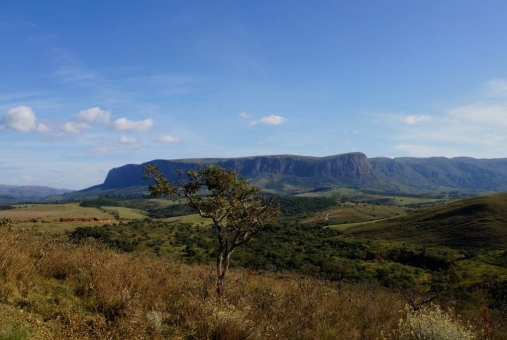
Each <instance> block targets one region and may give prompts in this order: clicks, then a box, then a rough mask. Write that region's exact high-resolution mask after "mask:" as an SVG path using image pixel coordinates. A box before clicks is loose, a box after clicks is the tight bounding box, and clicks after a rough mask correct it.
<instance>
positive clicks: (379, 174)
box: [98, 152, 507, 193]
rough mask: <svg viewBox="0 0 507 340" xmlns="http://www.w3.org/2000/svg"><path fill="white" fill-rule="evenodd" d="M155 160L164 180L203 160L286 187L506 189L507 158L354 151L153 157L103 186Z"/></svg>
mask: <svg viewBox="0 0 507 340" xmlns="http://www.w3.org/2000/svg"><path fill="white" fill-rule="evenodd" d="M147 164H154V165H156V166H157V167H158V168H159V169H160V170H161V171H162V172H163V173H164V174H165V175H166V177H167V178H168V179H170V180H172V181H174V180H176V179H177V171H178V170H182V171H183V173H186V172H187V171H188V170H190V169H198V168H199V167H200V166H205V165H207V164H217V165H219V166H221V167H223V168H226V169H234V170H235V171H237V172H238V173H239V174H240V175H241V176H243V177H245V178H249V179H252V180H253V181H254V182H253V183H255V185H258V186H260V187H264V188H271V189H275V190H281V191H284V190H285V189H284V188H285V186H288V187H293V188H316V187H322V186H334V187H349V188H362V189H370V190H377V191H386V192H387V191H389V192H390V191H403V192H421V191H463V192H467V193H480V192H500V191H507V159H474V158H466V157H459V158H443V157H431V158H395V159H391V158H371V159H368V158H367V157H366V155H364V154H363V153H359V152H355V153H348V154H342V155H335V156H328V157H305V156H295V155H280V156H258V157H243V158H204V159H179V160H154V161H150V162H146V163H144V164H139V165H133V164H129V165H125V166H122V167H119V168H115V169H112V170H111V171H109V173H108V175H107V177H106V180H105V182H104V184H102V185H100V186H98V187H99V188H101V189H116V188H127V187H131V186H146V185H148V182H146V181H144V180H143V179H142V175H143V166H144V165H147Z"/></svg>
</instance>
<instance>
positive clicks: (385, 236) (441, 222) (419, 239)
mask: <svg viewBox="0 0 507 340" xmlns="http://www.w3.org/2000/svg"><path fill="white" fill-rule="evenodd" d="M347 233H348V234H352V235H354V236H358V237H364V238H368V239H382V240H390V241H400V242H403V243H407V244H416V245H425V246H445V247H449V248H453V249H465V250H479V249H481V250H505V249H506V248H507V193H502V194H496V195H488V196H478V197H472V198H467V199H461V200H458V201H455V202H451V203H447V204H444V205H440V206H436V207H431V208H424V209H420V210H417V211H415V212H412V213H410V214H408V215H405V216H402V217H396V218H392V219H389V220H384V221H379V222H377V223H370V224H364V225H359V226H356V227H352V228H350V229H348V230H347Z"/></svg>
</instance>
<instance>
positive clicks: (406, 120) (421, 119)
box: [403, 116, 430, 125]
mask: <svg viewBox="0 0 507 340" xmlns="http://www.w3.org/2000/svg"><path fill="white" fill-rule="evenodd" d="M427 120H430V117H429V116H408V117H405V118H403V122H404V123H405V124H408V125H414V124H418V123H422V122H425V121H427Z"/></svg>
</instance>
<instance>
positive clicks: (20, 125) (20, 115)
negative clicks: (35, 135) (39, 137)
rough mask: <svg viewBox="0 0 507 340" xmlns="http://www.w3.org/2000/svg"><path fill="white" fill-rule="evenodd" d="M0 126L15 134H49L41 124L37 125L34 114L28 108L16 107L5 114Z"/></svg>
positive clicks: (45, 126) (47, 129)
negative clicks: (15, 132)
mask: <svg viewBox="0 0 507 340" xmlns="http://www.w3.org/2000/svg"><path fill="white" fill-rule="evenodd" d="M0 126H1V127H3V128H4V129H8V130H12V131H17V132H23V133H24V132H42V133H45V132H49V131H50V130H51V129H50V128H49V127H48V126H47V125H45V124H42V123H37V118H36V117H35V113H34V112H33V111H32V109H31V108H30V107H28V106H24V105H21V106H18V107H14V108H12V109H10V110H9V111H7V112H6V113H5V115H4V116H3V118H2V120H0Z"/></svg>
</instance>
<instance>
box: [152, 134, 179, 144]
mask: <svg viewBox="0 0 507 340" xmlns="http://www.w3.org/2000/svg"><path fill="white" fill-rule="evenodd" d="M157 142H160V143H179V142H180V139H179V138H176V137H173V136H170V135H164V136H162V137H160V138H158V139H157Z"/></svg>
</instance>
